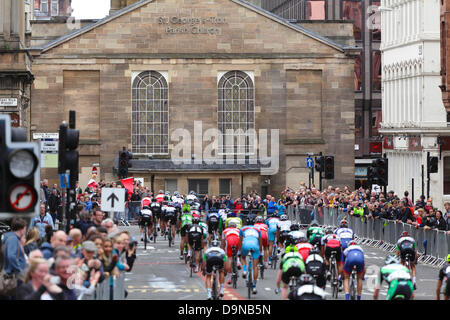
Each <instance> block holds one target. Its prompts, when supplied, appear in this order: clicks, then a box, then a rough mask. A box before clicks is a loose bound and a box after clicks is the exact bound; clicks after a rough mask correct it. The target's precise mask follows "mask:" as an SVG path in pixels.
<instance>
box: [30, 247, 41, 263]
mask: <svg viewBox="0 0 450 320" xmlns="http://www.w3.org/2000/svg"><path fill="white" fill-rule="evenodd" d="M31 259H44V256H43V255H42V252H41V250H39V249H36V250H33V251H31V252H30V254H29V255H28V260H31Z"/></svg>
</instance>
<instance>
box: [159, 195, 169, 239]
mask: <svg viewBox="0 0 450 320" xmlns="http://www.w3.org/2000/svg"><path fill="white" fill-rule="evenodd" d="M168 199H169V198H168V197H167V196H164V200H163V202H161V219H160V221H161V237H162V236H164V235H166V234H167V222H168V219H167V218H166V214H167V210H166V209H167V207H168V204H169V200H168Z"/></svg>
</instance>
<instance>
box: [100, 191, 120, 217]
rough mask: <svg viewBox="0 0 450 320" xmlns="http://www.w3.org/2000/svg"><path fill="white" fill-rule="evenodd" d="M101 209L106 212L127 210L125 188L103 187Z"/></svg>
mask: <svg viewBox="0 0 450 320" xmlns="http://www.w3.org/2000/svg"><path fill="white" fill-rule="evenodd" d="M101 209H102V211H105V212H125V189H123V188H103V189H102V205H101Z"/></svg>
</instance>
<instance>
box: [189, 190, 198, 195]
mask: <svg viewBox="0 0 450 320" xmlns="http://www.w3.org/2000/svg"><path fill="white" fill-rule="evenodd" d="M189 194H190V195H194V196H197V194H196V193H195V192H194V191H192V190H191V191H190V192H189Z"/></svg>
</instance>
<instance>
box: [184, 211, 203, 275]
mask: <svg viewBox="0 0 450 320" xmlns="http://www.w3.org/2000/svg"><path fill="white" fill-rule="evenodd" d="M199 222H200V219H199V218H193V219H192V224H191V225H190V227H189V229H188V230H187V233H186V236H185V241H186V242H188V244H189V253H188V256H189V257H190V256H191V254H192V250H194V254H195V269H194V272H196V273H197V272H198V264H199V251H200V250H201V249H202V236H203V230H202V227H200V226H199Z"/></svg>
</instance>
